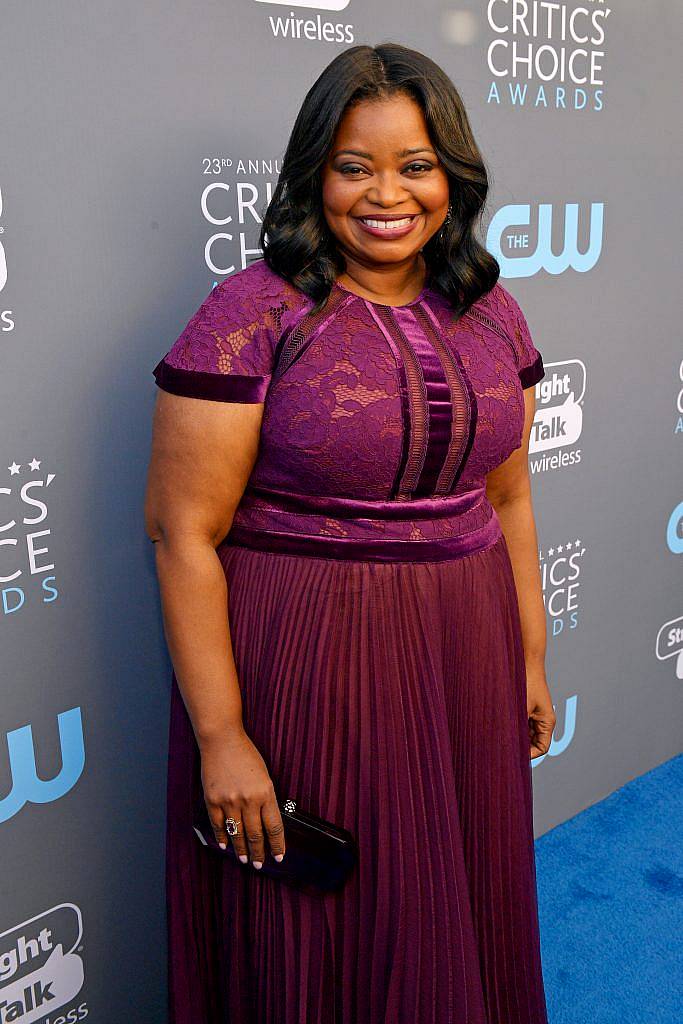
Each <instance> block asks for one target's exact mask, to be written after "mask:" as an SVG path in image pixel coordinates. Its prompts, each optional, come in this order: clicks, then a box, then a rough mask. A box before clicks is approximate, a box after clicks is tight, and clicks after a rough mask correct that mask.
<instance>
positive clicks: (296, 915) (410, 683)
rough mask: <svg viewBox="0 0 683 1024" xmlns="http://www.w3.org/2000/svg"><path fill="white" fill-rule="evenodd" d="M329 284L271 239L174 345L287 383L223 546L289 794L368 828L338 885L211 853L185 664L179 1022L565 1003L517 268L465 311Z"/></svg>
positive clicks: (255, 730)
mask: <svg viewBox="0 0 683 1024" xmlns="http://www.w3.org/2000/svg"><path fill="white" fill-rule="evenodd" d="M312 305H313V303H312V301H311V300H310V299H309V298H308V297H307V296H305V295H303V294H302V293H301V292H300V291H298V290H297V289H295V288H294V287H292V285H290V284H289V283H288V282H286V281H284V280H283V279H282V278H280V277H279V276H278V275H276V274H275V273H274V272H273V271H271V270H270V269H269V268H268V267H267V266H266V264H265V262H264V261H263V260H258V261H256V262H255V263H252V264H251V265H250V266H248V267H247V268H246V269H245V270H242V271H240V272H238V273H235V274H233V275H232V276H231V277H229V278H227V279H226V280H224V281H223V282H222V283H221V284H219V285H217V286H216V287H215V288H214V289H213V290H212V292H211V294H210V295H209V296H208V298H207V299H206V300H205V301H204V303H203V304H202V305H201V307H200V308H199V310H198V311H197V313H196V314H195V315H194V316H193V317H192V319H191V320H190V322H189V323H188V325H187V326H186V328H185V329H184V331H183V333H182V334H181V335H180V337H179V338H178V339H177V341H176V342H175V343H174V345H173V347H172V348H171V349H170V351H168V352H167V353H166V355H165V356H164V357H163V359H162V360H161V361H160V362H159V363H158V365H157V366H156V367H155V369H154V376H155V380H156V382H157V384H158V385H159V386H160V387H161V388H163V389H164V390H166V391H170V392H172V393H174V394H179V395H184V396H187V397H191V398H195V399H204V400H210V401H219V402H261V401H265V407H264V413H263V421H262V427H261V441H260V447H259V454H258V458H257V462H256V464H255V466H254V469H253V472H252V475H251V477H250V479H249V483H248V486H247V489H246V491H245V493H244V495H243V498H242V500H241V502H240V505H239V507H238V509H237V512H236V514H235V517H234V520H233V523H232V526H231V529H230V531H229V533H228V534H227V536H226V537H225V539H224V540H223V542H222V543H221V544H220V545H219V547H218V549H217V553H218V556H219V558H220V561H221V564H222V567H223V570H224V572H225V575H226V578H227V587H228V609H226V612H227V613H228V614H229V628H230V635H231V639H232V645H233V651H234V655H235V661H236V665H237V671H238V676H239V680H240V687H241V691H242V700H243V715H244V722H245V727H246V730H247V732H248V734H249V735H250V737H251V738H252V740H253V741H254V743H255V744H256V746H257V747H258V749H259V750H260V752H261V754H262V755H263V757H264V759H265V762H266V764H267V766H268V769H269V771H270V774H271V777H272V778H273V782H274V784H275V788H276V793H277V795H278V797H284V796H291V797H292V798H294V799H295V800H296V801H297V803H298V805H299V807H300V808H301V809H303V810H308V811H311V812H312V813H315V814H318V815H321V816H322V817H325V818H328V819H329V820H331V821H335V822H337V823H338V824H340V825H343V826H344V827H346V828H348V829H350V830H351V831H352V832H353V833H354V835H355V836H356V837H357V840H358V843H359V851H360V858H359V864H358V870H357V872H356V874H355V875H354V876H353V877H352V879H351V880H350V881H349V882H348V883H347V885H346V886H345V887H344V889H343V890H341V891H340V892H338V893H334V894H328V895H327V896H325V897H324V898H322V899H316V898H315V897H311V896H307V895H304V894H302V893H299V892H298V891H297V890H293V889H291V888H287V887H285V886H283V885H281V884H280V883H278V882H277V881H275V880H273V879H270V878H267V877H264V876H262V875H259V874H258V873H257V872H256V871H255V870H254V869H253V868H252V867H251V865H247V866H241V865H239V864H237V863H236V862H233V861H227V860H223V859H222V858H220V857H216V855H215V854H212V852H210V851H207V850H206V848H205V847H204V846H202V844H201V842H200V841H199V839H198V838H197V836H196V834H195V833H194V832H193V830H192V827H191V818H192V802H193V800H194V799H195V798H196V796H197V794H198V793H200V794H201V779H200V760H199V753H198V749H197V746H196V741H195V739H194V733H193V731H192V727H191V723H190V720H189V717H188V715H187V711H186V709H185V705H184V703H183V700H182V697H181V695H180V692H179V689H178V684H177V680H176V678H175V673H174V674H173V677H172V684H171V685H172V690H171V721H170V737H169V740H170V743H169V770H168V832H167V878H166V886H167V903H168V941H169V971H170V974H169V992H170V1006H169V1021H170V1022H171V1024H219V1022H220V1024H226V1022H229V1024H547V1016H546V1006H545V997H544V988H543V978H542V971H541V959H540V944H539V930H538V912H537V896H536V876H535V862H534V846H533V821H532V784H531V762H530V759H529V735H528V723H527V713H526V693H525V690H526V675H525V663H524V653H523V648H522V639H521V630H520V618H519V607H518V603H517V593H516V590H515V583H514V578H513V574H512V566H511V562H510V559H509V554H508V549H507V546H506V542H505V538H504V536H503V534H502V532H501V527H500V523H499V520H498V518H497V516H496V513H495V510H494V508H493V506H492V505H491V503H490V502H489V501H488V499H487V497H486V492H485V477H486V474H487V473H488V472H489V471H490V470H492V469H493V468H494V467H495V466H498V465H499V464H500V463H501V462H503V460H504V459H506V458H507V457H508V456H509V455H510V454H511V453H512V452H513V451H514V450H515V448H518V447H519V446H520V444H521V439H522V427H523V421H524V398H523V393H522V389H523V388H526V387H530V386H532V385H534V384H535V383H536V382H537V381H538V380H540V379H541V378H542V377H543V376H544V369H543V364H542V360H541V356H540V354H539V352H538V351H537V349H536V348H535V347H534V345H533V343H532V340H531V336H530V333H529V328H528V325H527V322H526V320H525V318H524V315H523V313H522V311H521V309H520V307H519V306H518V304H517V302H516V301H515V299H514V298H513V296H512V295H511V294H510V293H509V292H508V291H507V290H506V289H505V288H504V287H503V286H502V285H501V284H500V282H498V283H497V284H496V285H495V287H494V288H493V289H492V290H491V291H490V292H489V293H488V294H487V295H485V296H484V297H483V298H481V299H480V300H479V301H478V302H477V303H476V304H475V305H474V306H473V307H472V309H471V311H470V312H468V314H466V315H465V316H464V317H462V318H460V320H457V321H456V318H455V316H454V314H453V312H452V310H451V308H450V306H449V303H448V301H447V299H445V297H444V296H443V295H442V294H441V293H439V292H438V291H436V290H435V289H433V288H431V287H430V286H429V284H427V285H426V286H425V288H424V289H423V291H422V292H421V294H420V295H419V296H418V297H417V298H416V299H415V300H413V301H412V302H410V303H408V304H407V305H404V306H387V305H382V304H379V303H376V302H372V301H369V300H366V299H364V298H362V297H360V296H358V295H356V294H355V293H353V292H351V291H350V290H349V289H348V288H346V287H344V286H343V285H342V284H341V283H339V282H337V283H336V284H335V285H334V286H333V288H332V292H331V295H330V299H329V301H328V304H327V307H326V308H325V309H324V310H323V311H322V312H321V313H318V314H317V315H309V310H310V309H311V307H312Z"/></svg>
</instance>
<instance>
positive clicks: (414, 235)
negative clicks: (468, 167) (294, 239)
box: [322, 95, 449, 266]
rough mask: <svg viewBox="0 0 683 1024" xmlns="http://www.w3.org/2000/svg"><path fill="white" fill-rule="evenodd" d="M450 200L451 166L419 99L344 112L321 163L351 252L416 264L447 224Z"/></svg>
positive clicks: (325, 188) (329, 213)
mask: <svg viewBox="0 0 683 1024" xmlns="http://www.w3.org/2000/svg"><path fill="white" fill-rule="evenodd" d="M448 200H449V192H448V177H447V175H446V171H445V170H444V168H443V165H442V164H441V163H440V161H439V158H438V157H437V155H436V152H435V151H434V148H433V146H432V143H431V140H430V138H429V133H428V131H427V125H426V123H425V119H424V115H423V113H422V110H421V108H420V107H419V105H418V104H417V103H416V102H415V101H414V100H412V99H411V98H410V97H408V96H403V95H397V96H393V97H391V98H390V99H386V100H378V101H363V102H362V103H360V104H358V105H357V106H355V107H353V108H352V109H350V110H348V111H347V112H346V114H345V115H344V117H343V118H342V120H341V122H340V124H339V127H338V130H337V133H336V135H335V138H334V140H333V143H332V146H331V147H330V153H329V156H328V158H327V161H326V163H325V167H324V169H323V174H322V202H323V211H324V215H325V219H326V221H327V223H328V225H329V228H330V230H331V231H332V233H333V234H334V235H335V236H336V239H337V242H338V245H339V248H340V249H341V250H342V252H343V253H344V254H345V255H346V256H347V258H351V260H352V261H356V262H357V263H360V264H362V265H364V266H381V265H384V266H386V265H387V264H396V265H398V264H402V263H411V262H412V261H413V260H414V259H415V257H416V256H417V253H418V252H419V251H420V249H422V247H423V246H424V245H425V244H426V243H427V242H428V241H429V239H430V238H431V237H432V235H434V234H435V233H436V232H437V231H438V230H439V228H440V227H441V225H442V224H443V221H444V218H445V216H446V213H447V211H448ZM392 225H393V226H392Z"/></svg>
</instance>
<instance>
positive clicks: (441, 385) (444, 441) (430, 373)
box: [393, 306, 453, 495]
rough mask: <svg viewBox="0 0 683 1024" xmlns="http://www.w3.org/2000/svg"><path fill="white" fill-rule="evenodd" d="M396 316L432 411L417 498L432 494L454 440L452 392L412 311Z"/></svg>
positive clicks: (399, 311)
mask: <svg viewBox="0 0 683 1024" xmlns="http://www.w3.org/2000/svg"><path fill="white" fill-rule="evenodd" d="M393 314H394V318H395V320H396V321H397V323H398V325H399V327H400V328H401V330H402V331H403V333H404V335H405V336H406V338H407V339H408V341H409V342H410V344H411V346H412V349H413V351H414V352H415V354H416V356H417V358H418V359H419V360H420V365H421V367H422V376H423V379H424V382H425V390H426V393H427V403H428V408H429V431H428V435H427V436H428V439H429V440H428V444H427V452H426V454H425V460H424V464H423V466H422V472H421V473H420V478H419V480H418V482H417V485H416V487H415V492H414V493H415V494H418V495H422V494H433V493H434V490H435V489H436V484H437V480H438V478H439V473H440V472H441V467H442V466H443V464H444V461H445V459H446V456H447V454H448V445H449V442H450V439H451V420H452V416H453V410H452V406H451V389H450V388H449V386H448V381H447V380H446V374H445V373H444V369H443V366H442V364H441V360H440V359H439V357H438V355H437V354H436V352H435V351H434V347H433V345H432V344H431V342H429V341H428V339H427V338H425V336H424V332H423V331H422V328H421V327H420V324H419V323H418V321H417V319H416V318H415V314H414V313H413V312H412V310H411V309H410V308H409V307H407V306H406V307H404V306H398V307H397V308H395V309H394V311H393Z"/></svg>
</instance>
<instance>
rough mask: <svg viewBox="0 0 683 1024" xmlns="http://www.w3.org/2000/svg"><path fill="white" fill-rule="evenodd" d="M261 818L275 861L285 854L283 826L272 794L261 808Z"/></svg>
mask: <svg viewBox="0 0 683 1024" xmlns="http://www.w3.org/2000/svg"><path fill="white" fill-rule="evenodd" d="M261 819H262V821H263V827H264V829H265V833H266V836H267V837H268V845H269V847H270V852H271V853H272V855H273V857H275V860H276V861H281V860H282V858H283V857H284V855H285V826H284V824H283V821H282V814H281V813H280V808H279V807H278V804H277V800H276V798H275V797H274V796H273V797H271V798H270V800H267V801H266V803H265V804H264V805H263V807H262V808H261Z"/></svg>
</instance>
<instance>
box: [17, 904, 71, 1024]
mask: <svg viewBox="0 0 683 1024" xmlns="http://www.w3.org/2000/svg"><path fill="white" fill-rule="evenodd" d="M82 939H83V923H82V919H81V911H80V909H79V907H77V906H76V905H75V904H74V903H62V904H60V905H59V906H56V907H52V908H51V909H50V910H47V911H45V912H44V913H42V914H39V915H38V916H37V917H33V918H31V919H30V920H29V921H24V922H22V924H19V925H15V926H14V927H12V928H10V929H9V930H8V931H5V932H2V933H1V934H0V1024H9V1022H10V1021H20V1022H21V1024H33V1022H34V1021H41V1022H42V1024H77V1022H78V1021H82V1020H85V1018H86V1017H87V1016H88V1005H87V1003H86V1002H81V1003H80V1004H79V1005H78V1006H76V1005H75V1000H76V997H77V996H78V994H79V993H80V991H81V989H82V988H83V979H84V972H83V957H82V953H83V942H82ZM70 1004H71V1005H70ZM67 1006H68V1007H69V1008H68V1009H67Z"/></svg>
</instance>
